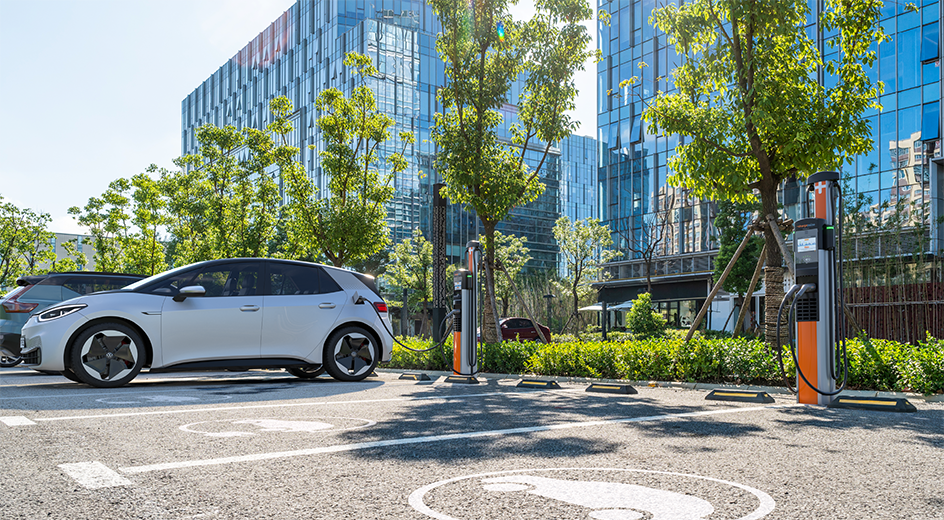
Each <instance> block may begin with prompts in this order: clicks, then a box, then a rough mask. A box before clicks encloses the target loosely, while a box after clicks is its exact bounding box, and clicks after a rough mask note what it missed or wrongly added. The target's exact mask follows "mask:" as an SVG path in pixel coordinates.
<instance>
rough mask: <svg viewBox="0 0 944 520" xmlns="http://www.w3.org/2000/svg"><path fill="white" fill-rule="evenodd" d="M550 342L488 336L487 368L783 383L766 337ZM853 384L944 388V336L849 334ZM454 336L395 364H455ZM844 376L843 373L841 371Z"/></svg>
mask: <svg viewBox="0 0 944 520" xmlns="http://www.w3.org/2000/svg"><path fill="white" fill-rule="evenodd" d="M399 339H400V340H401V341H402V342H404V343H406V344H407V345H408V346H409V347H411V348H415V349H424V348H429V347H430V346H432V342H431V341H429V340H425V341H424V340H420V339H417V338H399ZM554 339H555V342H554V343H550V344H542V343H532V342H524V343H521V342H514V341H509V342H504V343H496V344H483V345H481V349H480V351H479V356H480V357H479V368H480V370H481V371H482V372H497V373H525V372H530V373H534V374H540V375H548V376H569V377H603V378H608V379H629V380H644V381H645V380H659V381H689V382H702V383H735V384H767V385H777V386H780V385H783V376H782V375H781V371H780V366H779V363H778V362H777V357H776V354H775V353H774V352H773V351H772V350H771V349H770V348H768V346H767V345H766V344H765V343H764V342H763V341H762V340H759V339H752V338H743V337H742V338H724V339H714V338H706V337H704V336H701V335H696V336H695V337H694V338H693V339H692V340H691V341H689V342H688V343H686V342H685V341H684V338H683V337H681V335H668V336H663V337H649V338H644V339H629V338H628V337H623V338H620V339H623V340H624V341H606V342H604V341H599V340H594V341H582V340H579V339H576V338H574V337H572V336H571V337H568V336H557V337H555V338H554ZM846 349H847V352H848V357H849V374H848V383H847V387H848V388H849V389H870V390H890V391H911V392H919V393H924V394H935V393H944V340H939V339H935V338H932V337H928V338H927V339H926V340H925V341H922V342H921V343H919V344H918V345H910V344H903V343H897V342H894V341H888V340H878V339H869V338H865V337H863V338H853V339H849V340H848V341H847V342H846ZM783 362H784V369H785V371H786V375H787V377H788V378H789V380H790V384H791V385H793V384H794V380H795V379H794V378H795V377H796V369H795V367H794V364H793V358H792V356H790V354H789V352H788V351H786V350H785V351H784V356H783ZM451 365H452V341H451V340H447V342H446V345H445V352H444V353H442V352H440V350H439V349H436V350H433V351H430V352H422V353H420V352H412V351H409V350H406V349H404V348H403V347H401V346H399V345H396V344H395V345H394V348H393V357H392V359H391V361H390V363H389V364H388V366H390V367H393V368H413V369H425V370H450V369H451ZM838 376H839V378H840V379H841V377H842V374H841V373H840V374H838Z"/></svg>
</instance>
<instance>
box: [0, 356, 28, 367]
mask: <svg viewBox="0 0 944 520" xmlns="http://www.w3.org/2000/svg"><path fill="white" fill-rule="evenodd" d="M22 362H23V358H21V357H7V356H0V367H3V368H10V367H15V366H17V365H19V364H20V363H22Z"/></svg>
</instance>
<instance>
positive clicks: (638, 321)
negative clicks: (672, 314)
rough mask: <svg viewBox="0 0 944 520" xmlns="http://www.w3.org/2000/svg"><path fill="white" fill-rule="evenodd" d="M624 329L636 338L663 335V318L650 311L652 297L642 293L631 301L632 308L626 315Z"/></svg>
mask: <svg viewBox="0 0 944 520" xmlns="http://www.w3.org/2000/svg"><path fill="white" fill-rule="evenodd" d="M626 327H627V328H628V329H629V331H630V332H632V333H633V334H635V335H636V337H650V336H662V335H663V334H665V317H663V316H662V315H661V314H659V313H658V312H656V311H654V310H652V296H650V294H649V293H642V294H640V295H638V296H637V297H636V299H635V300H633V307H632V308H631V309H629V312H628V313H626Z"/></svg>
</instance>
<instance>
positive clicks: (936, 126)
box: [921, 101, 941, 141]
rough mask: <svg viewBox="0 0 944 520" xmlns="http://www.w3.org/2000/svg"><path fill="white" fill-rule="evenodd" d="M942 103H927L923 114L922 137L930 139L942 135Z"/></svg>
mask: <svg viewBox="0 0 944 520" xmlns="http://www.w3.org/2000/svg"><path fill="white" fill-rule="evenodd" d="M940 118H941V104H940V102H939V101H935V102H933V103H925V104H924V110H923V113H922V114H921V139H923V140H925V141H928V140H931V139H938V138H940V137H941V120H940Z"/></svg>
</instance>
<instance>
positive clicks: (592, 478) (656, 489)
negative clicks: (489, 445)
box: [409, 468, 775, 520]
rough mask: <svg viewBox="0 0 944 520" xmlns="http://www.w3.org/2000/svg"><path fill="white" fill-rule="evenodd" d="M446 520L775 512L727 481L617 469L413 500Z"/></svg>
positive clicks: (511, 480)
mask: <svg viewBox="0 0 944 520" xmlns="http://www.w3.org/2000/svg"><path fill="white" fill-rule="evenodd" d="M409 500H410V505H411V506H413V508H414V509H416V510H417V511H419V512H421V513H423V514H425V515H427V516H430V517H432V518H437V519H439V520H462V519H467V518H472V517H475V518H482V517H486V518H492V517H496V518H500V517H503V516H506V515H507V512H508V511H515V517H516V518H522V519H527V518H535V519H536V518H548V517H555V518H587V519H593V520H640V519H651V520H700V519H707V518H708V517H709V515H711V516H710V517H711V518H712V519H732V520H733V519H736V520H757V519H759V518H762V517H764V516H766V515H767V514H768V513H770V512H771V511H773V509H774V505H775V503H774V501H773V499H772V498H771V497H770V496H769V495H767V494H766V493H764V492H763V491H760V490H757V489H754V488H751V487H748V486H745V485H743V484H738V483H735V482H729V481H725V480H719V479H714V478H710V477H702V476H699V475H686V474H682V473H671V472H663V471H649V470H635V469H617V468H565V469H529V470H515V471H501V472H496V473H482V474H477V475H468V476H463V477H456V478H452V479H449V480H443V481H440V482H436V483H433V484H430V485H428V486H425V487H423V488H420V489H418V490H416V491H414V492H413V494H411V495H410V499H409Z"/></svg>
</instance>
